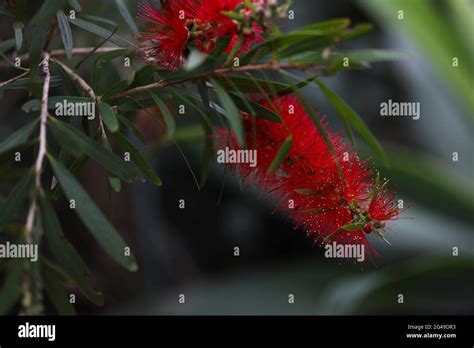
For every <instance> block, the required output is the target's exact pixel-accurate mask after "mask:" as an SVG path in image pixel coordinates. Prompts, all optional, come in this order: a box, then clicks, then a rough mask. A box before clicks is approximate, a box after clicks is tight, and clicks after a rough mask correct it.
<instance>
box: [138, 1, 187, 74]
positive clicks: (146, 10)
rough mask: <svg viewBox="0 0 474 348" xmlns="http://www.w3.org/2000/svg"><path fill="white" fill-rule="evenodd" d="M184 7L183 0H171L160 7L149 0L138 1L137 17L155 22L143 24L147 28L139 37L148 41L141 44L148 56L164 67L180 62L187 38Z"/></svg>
mask: <svg viewBox="0 0 474 348" xmlns="http://www.w3.org/2000/svg"><path fill="white" fill-rule="evenodd" d="M187 8H188V7H187V1H186V0H172V1H171V2H170V3H169V4H168V6H164V7H163V8H162V9H161V10H158V9H157V8H155V7H154V6H152V5H151V4H149V3H148V2H139V4H138V18H140V19H142V20H144V21H146V22H149V23H152V24H155V25H156V26H148V27H146V28H145V30H146V31H147V32H142V33H140V34H139V37H140V38H142V39H144V40H147V41H149V42H148V43H144V44H142V49H143V51H144V53H145V55H146V56H147V57H148V58H149V59H152V60H153V61H156V62H158V63H159V64H161V65H163V66H165V67H166V68H176V67H178V66H180V65H181V64H182V60H183V54H184V50H185V48H186V43H187V41H188V38H189V30H188V28H187V26H186V20H187V19H186V18H187V17H186V15H185V13H186V10H187ZM183 11H184V12H183Z"/></svg>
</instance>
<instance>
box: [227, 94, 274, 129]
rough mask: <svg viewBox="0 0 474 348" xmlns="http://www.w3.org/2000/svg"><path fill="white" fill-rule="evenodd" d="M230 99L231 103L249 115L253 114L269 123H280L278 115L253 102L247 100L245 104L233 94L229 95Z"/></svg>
mask: <svg viewBox="0 0 474 348" xmlns="http://www.w3.org/2000/svg"><path fill="white" fill-rule="evenodd" d="M229 95H230V97H231V98H232V101H233V102H234V103H235V105H236V106H237V107H238V108H239V109H240V110H242V111H245V112H247V113H249V114H252V113H254V112H255V116H257V117H261V118H264V119H266V120H269V121H273V122H281V117H280V115H278V114H276V113H275V112H274V111H272V110H270V109H268V108H266V107H264V106H262V105H260V104H258V103H255V102H252V101H250V100H247V101H246V102H245V101H244V100H243V99H242V98H241V97H239V96H238V95H235V94H233V93H230V94H229ZM248 105H250V106H251V107H252V109H249V107H248Z"/></svg>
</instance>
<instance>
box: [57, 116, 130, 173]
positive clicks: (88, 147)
mask: <svg viewBox="0 0 474 348" xmlns="http://www.w3.org/2000/svg"><path fill="white" fill-rule="evenodd" d="M48 127H49V129H50V130H51V132H52V133H53V135H54V137H55V138H56V140H57V141H58V143H59V144H61V145H62V146H64V147H66V148H67V149H68V150H69V152H70V153H71V154H73V155H76V157H78V156H79V155H81V154H83V153H85V154H86V155H87V156H88V157H90V158H91V159H93V160H95V161H96V162H97V163H99V164H100V165H101V166H103V167H104V168H105V169H107V170H108V171H109V172H111V173H113V174H115V175H116V176H118V177H119V178H121V179H122V180H123V181H126V182H131V181H132V180H134V179H136V178H137V173H136V172H135V170H134V169H133V168H132V167H131V166H130V165H129V164H128V163H127V162H125V161H123V160H122V159H120V158H119V157H117V155H115V154H114V153H113V152H110V151H107V150H106V149H105V148H104V147H103V146H101V145H100V144H98V143H96V142H95V141H94V140H92V139H90V138H89V137H87V136H86V135H85V134H83V133H82V132H80V131H78V130H77V129H75V128H74V127H71V126H70V125H68V124H67V123H65V122H61V121H58V120H55V119H53V118H51V119H50V121H49V122H48Z"/></svg>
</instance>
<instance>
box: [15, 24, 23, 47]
mask: <svg viewBox="0 0 474 348" xmlns="http://www.w3.org/2000/svg"><path fill="white" fill-rule="evenodd" d="M24 27H25V25H24V24H23V22H15V23H13V30H14V31H15V43H16V49H17V51H19V50H20V49H21V46H22V45H23V28H24Z"/></svg>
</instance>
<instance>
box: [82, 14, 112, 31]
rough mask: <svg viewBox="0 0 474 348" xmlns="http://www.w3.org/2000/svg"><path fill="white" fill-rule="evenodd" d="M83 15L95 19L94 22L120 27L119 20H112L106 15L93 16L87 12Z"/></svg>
mask: <svg viewBox="0 0 474 348" xmlns="http://www.w3.org/2000/svg"><path fill="white" fill-rule="evenodd" d="M81 17H82V18H84V19H88V20H91V21H94V22H98V23H102V24H107V25H110V26H112V27H114V28H117V27H118V25H117V22H115V21H112V20H110V19H107V18H104V17H98V16H93V15H87V14H83V15H82V16H81Z"/></svg>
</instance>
